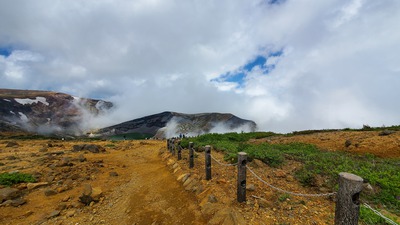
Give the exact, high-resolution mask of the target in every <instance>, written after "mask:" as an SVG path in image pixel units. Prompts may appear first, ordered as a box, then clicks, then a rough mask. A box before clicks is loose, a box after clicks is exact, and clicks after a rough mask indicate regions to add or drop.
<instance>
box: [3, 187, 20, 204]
mask: <svg viewBox="0 0 400 225" xmlns="http://www.w3.org/2000/svg"><path fill="white" fill-rule="evenodd" d="M20 196H21V191H20V190H18V189H16V188H10V187H6V188H2V189H0V203H2V202H3V201H5V200H12V199H16V198H18V197H20Z"/></svg>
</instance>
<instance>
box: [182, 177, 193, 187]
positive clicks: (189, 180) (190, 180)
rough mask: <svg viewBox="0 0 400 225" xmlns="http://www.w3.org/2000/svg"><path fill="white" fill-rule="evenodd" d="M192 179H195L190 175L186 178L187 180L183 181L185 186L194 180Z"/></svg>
mask: <svg viewBox="0 0 400 225" xmlns="http://www.w3.org/2000/svg"><path fill="white" fill-rule="evenodd" d="M192 181H193V179H192V178H190V177H189V178H188V179H186V181H185V182H183V186H184V187H186V186H188V185H189V184H190V182H192Z"/></svg>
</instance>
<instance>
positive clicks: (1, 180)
mask: <svg viewBox="0 0 400 225" xmlns="http://www.w3.org/2000/svg"><path fill="white" fill-rule="evenodd" d="M33 182H36V179H35V178H34V177H33V176H32V175H31V174H26V173H19V172H17V173H2V174H0V184H1V185H6V186H11V185H13V184H19V183H33Z"/></svg>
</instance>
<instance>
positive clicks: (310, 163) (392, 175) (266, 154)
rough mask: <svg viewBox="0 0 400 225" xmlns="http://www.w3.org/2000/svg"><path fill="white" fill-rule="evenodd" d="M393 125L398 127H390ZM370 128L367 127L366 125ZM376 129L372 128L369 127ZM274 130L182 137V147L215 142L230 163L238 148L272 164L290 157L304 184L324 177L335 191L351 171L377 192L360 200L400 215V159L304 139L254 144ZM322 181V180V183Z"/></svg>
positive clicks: (296, 173) (363, 193) (311, 183)
mask: <svg viewBox="0 0 400 225" xmlns="http://www.w3.org/2000/svg"><path fill="white" fill-rule="evenodd" d="M391 128H392V129H395V128H397V126H395V127H391ZM365 129H367V128H365ZM368 129H373V128H368ZM276 135H280V134H274V133H271V132H260V133H246V134H237V133H228V134H206V135H202V136H199V137H196V138H189V139H184V140H182V142H181V144H182V146H183V147H187V146H188V143H189V142H194V146H195V148H199V147H201V146H205V145H212V146H213V148H214V149H215V150H217V151H221V152H223V153H224V154H225V156H224V159H225V160H226V161H228V162H230V163H232V162H236V161H237V152H239V151H244V152H246V153H247V154H248V157H249V161H251V160H252V159H259V160H261V161H263V162H264V163H266V164H267V165H269V166H270V167H280V166H282V165H283V164H284V163H285V161H287V160H289V159H290V160H296V161H298V162H301V163H302V165H303V166H302V168H299V169H298V170H297V171H296V172H295V177H296V179H297V180H298V181H299V182H300V183H301V184H302V185H304V186H316V185H317V178H318V177H322V178H323V180H324V181H326V182H324V183H323V184H322V185H323V186H325V187H327V188H329V189H331V191H336V190H337V188H338V186H337V179H338V174H339V173H340V172H348V173H353V174H357V175H358V176H361V177H362V178H363V179H364V180H365V181H366V182H368V183H370V184H371V185H372V187H373V188H374V193H369V194H366V193H365V192H362V193H361V200H362V201H364V202H367V203H369V204H371V205H380V206H382V207H384V208H385V209H386V210H388V211H390V212H392V213H394V214H396V215H400V201H399V200H398V199H397V198H399V197H400V185H399V184H400V173H399V168H400V159H382V158H378V157H375V156H373V155H371V154H365V155H353V154H350V153H346V152H329V151H322V150H319V149H318V148H317V147H316V146H314V145H310V144H302V143H289V144H269V143H262V144H253V143H249V142H248V141H249V140H250V139H253V138H255V137H257V138H264V137H270V136H276ZM320 185H321V184H320ZM364 215H366V217H368V215H367V214H364Z"/></svg>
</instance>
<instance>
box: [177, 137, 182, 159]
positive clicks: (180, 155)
mask: <svg viewBox="0 0 400 225" xmlns="http://www.w3.org/2000/svg"><path fill="white" fill-rule="evenodd" d="M181 159H182V146H181V142H180V141H179V142H178V160H181Z"/></svg>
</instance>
